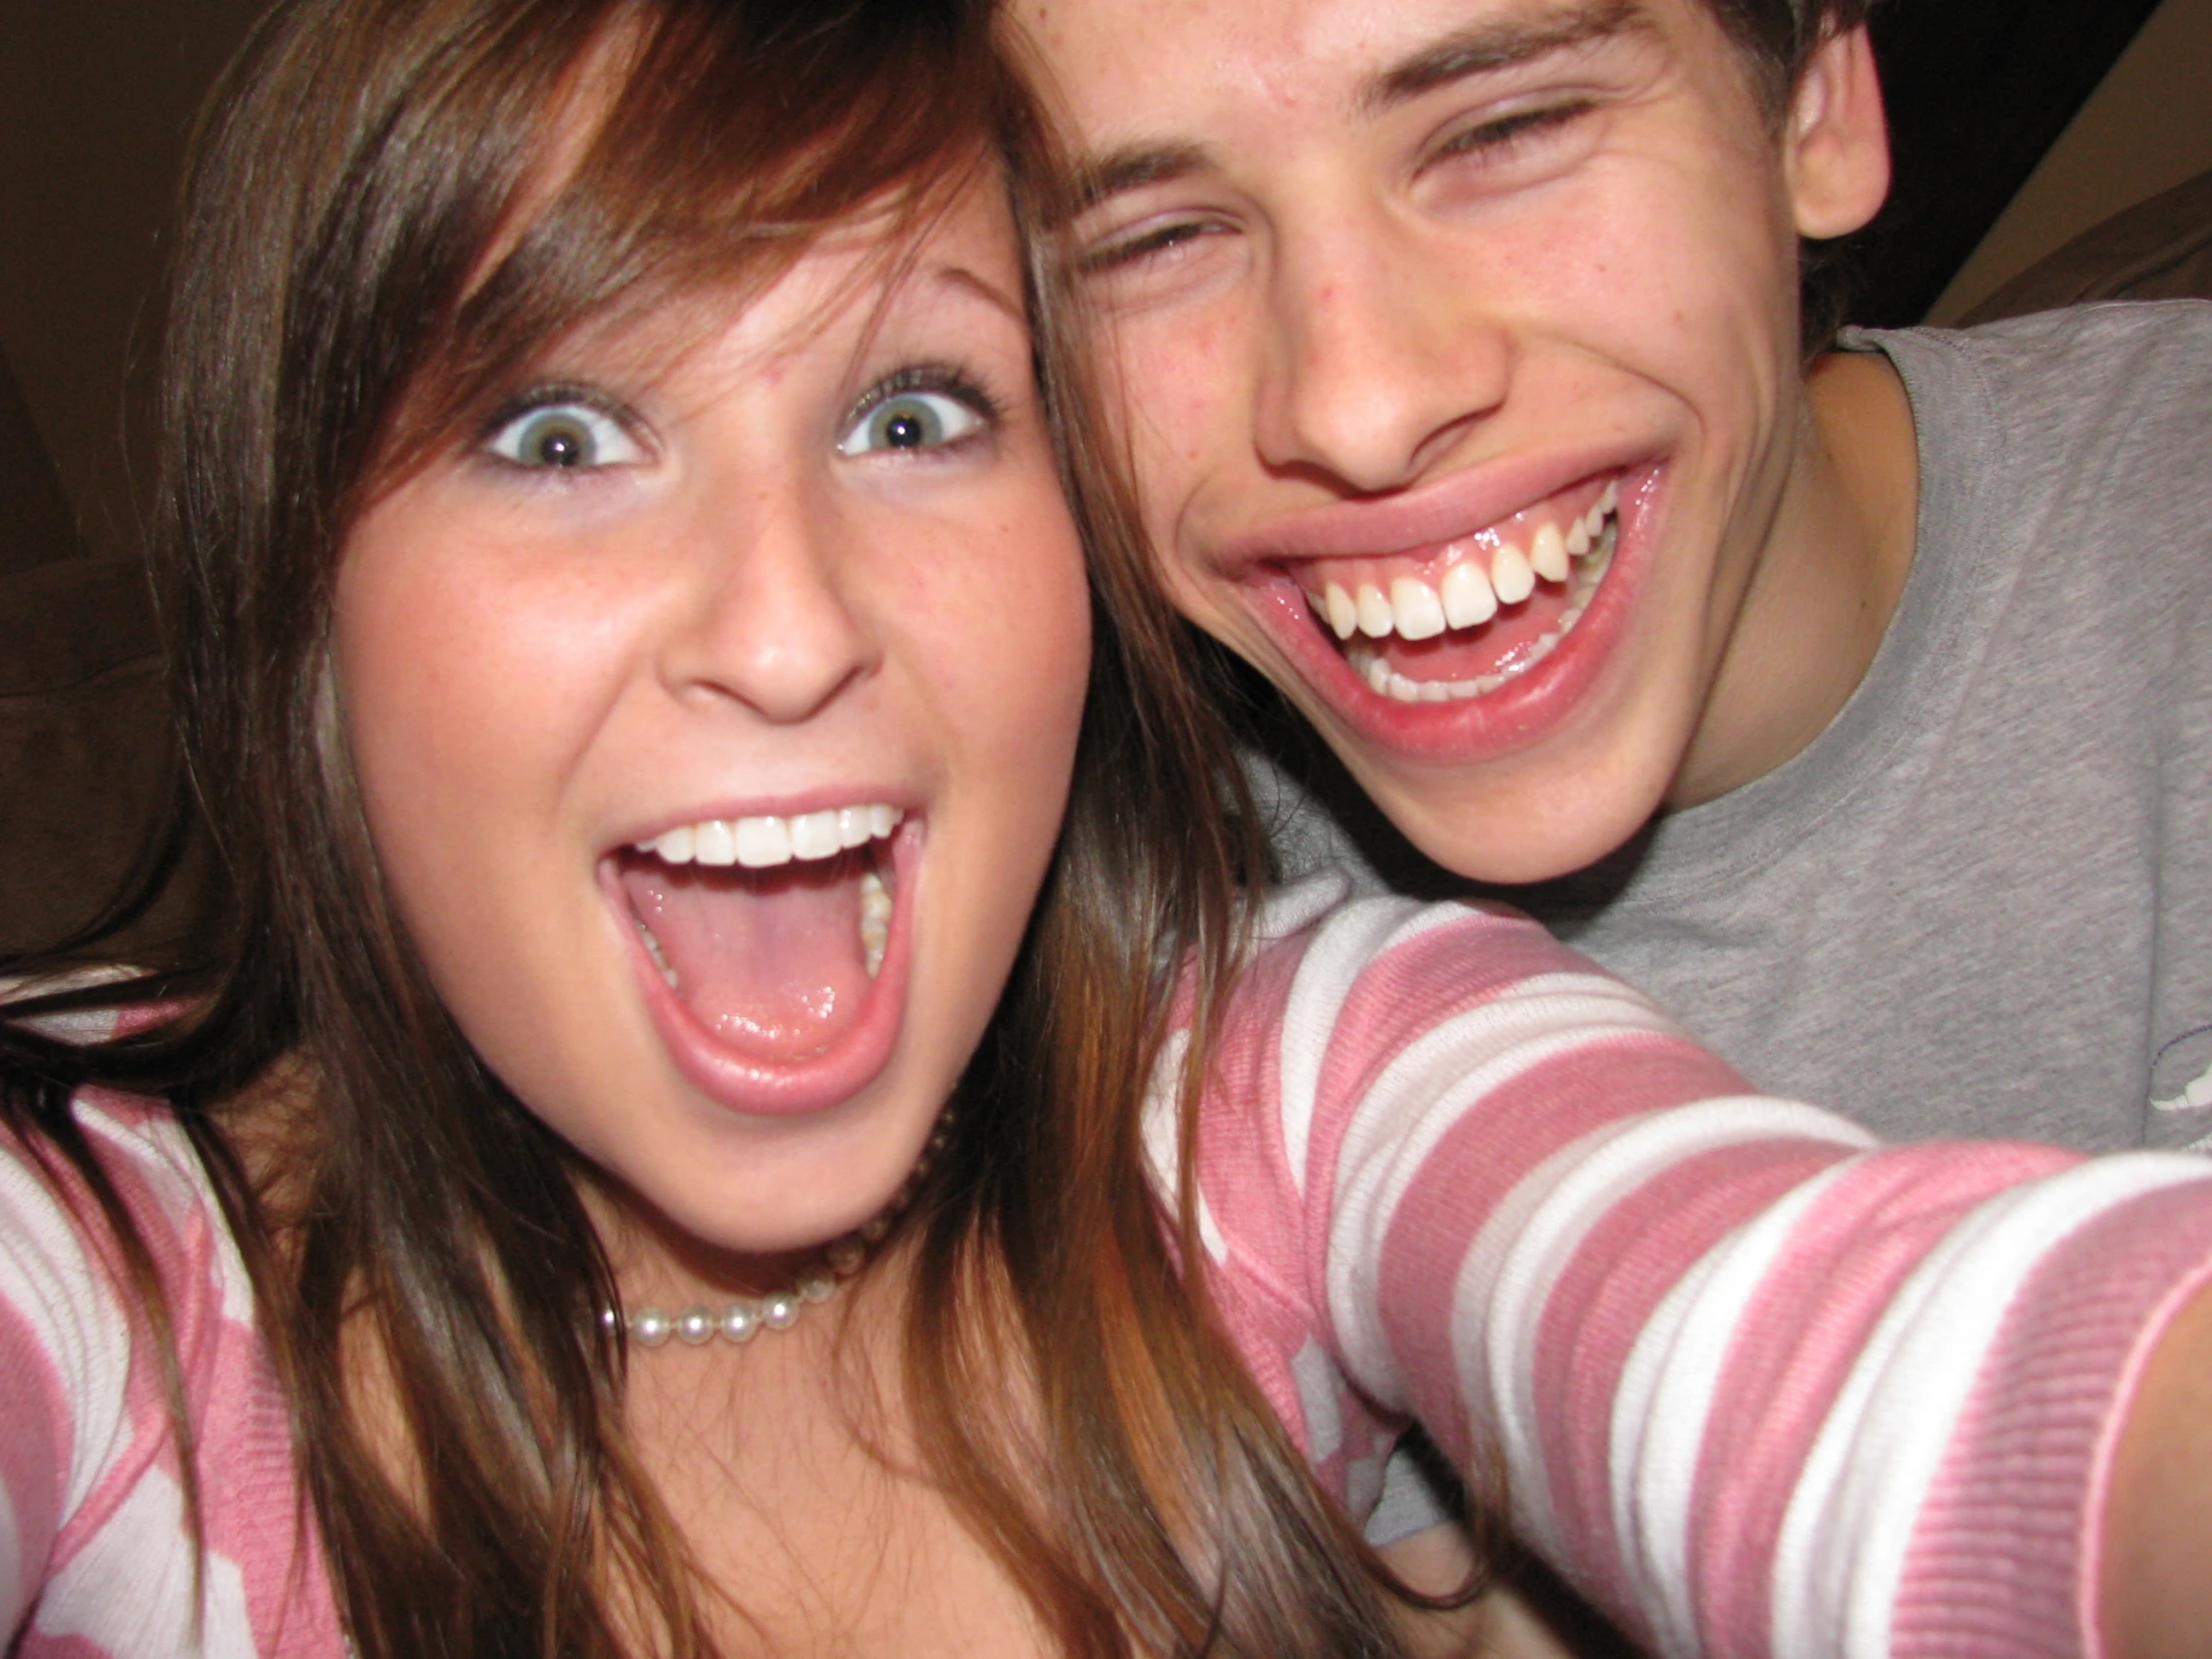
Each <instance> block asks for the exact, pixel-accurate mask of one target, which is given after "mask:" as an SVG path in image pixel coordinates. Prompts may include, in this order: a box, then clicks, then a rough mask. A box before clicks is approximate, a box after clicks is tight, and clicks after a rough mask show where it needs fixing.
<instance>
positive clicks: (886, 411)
mask: <svg viewBox="0 0 2212 1659" xmlns="http://www.w3.org/2000/svg"><path fill="white" fill-rule="evenodd" d="M982 425H983V417H982V415H981V414H979V413H978V412H977V411H976V410H974V409H973V408H971V407H969V406H968V405H967V404H966V403H964V402H963V401H961V400H960V399H959V398H957V397H954V396H953V395H952V394H951V393H949V392H942V391H918V390H916V391H900V392H893V393H892V394H891V395H890V396H888V397H886V398H884V399H882V400H881V401H880V402H878V403H876V404H874V405H873V406H872V407H870V408H868V409H867V410H865V411H864V412H862V414H861V415H860V417H859V419H857V420H855V421H854V422H853V423H852V426H851V429H850V430H849V431H847V432H846V433H845V434H844V436H843V437H842V438H840V439H838V440H837V453H838V454H840V455H865V454H867V453H868V452H869V451H870V450H876V449H931V448H934V447H936V446H937V445H939V444H946V443H957V442H958V441H959V440H960V439H961V438H964V437H966V436H968V435H969V434H970V433H972V432H976V431H979V430H981V428H982Z"/></svg>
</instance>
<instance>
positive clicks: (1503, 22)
mask: <svg viewBox="0 0 2212 1659" xmlns="http://www.w3.org/2000/svg"><path fill="white" fill-rule="evenodd" d="M1657 32H1658V25H1657V24H1655V23H1654V22H1653V21H1652V19H1651V15H1650V13H1649V12H1647V11H1646V10H1645V9H1644V6H1643V5H1642V4H1641V0H1584V3H1582V4H1579V5H1566V6H1561V5H1551V4H1539V5H1530V6H1524V7H1522V8H1520V10H1519V12H1518V14H1517V15H1508V16H1505V17H1502V18H1486V19H1484V20H1483V21H1482V22H1480V23H1476V24H1472V25H1470V26H1469V27H1467V28H1464V29H1456V30H1454V31H1452V32H1451V33H1450V34H1447V35H1445V36H1443V37H1442V38H1441V39H1439V40H1436V41H1433V42H1431V43H1430V44H1429V45H1427V46H1423V47H1421V48H1420V49H1419V50H1417V51H1415V52H1413V53H1411V54H1409V55H1408V56H1406V57H1404V58H1401V59H1400V60H1398V62H1396V63H1394V64H1392V65H1391V66H1390V67H1389V68H1387V69H1384V70H1382V71H1380V72H1379V73H1378V74H1376V75H1375V76H1373V77H1372V78H1370V79H1369V81H1368V82H1367V84H1366V85H1365V86H1364V87H1363V88H1362V89H1361V92H1360V96H1359V98H1358V100H1357V105H1358V108H1359V111H1360V113H1361V114H1362V115H1365V116H1377V115H1381V114H1383V112H1385V111H1387V110H1389V109H1391V108H1393V107H1395V106H1396V105H1399V104H1402V103H1405V102H1406V101H1408V100H1409V99H1414V98H1418V97H1419V96H1420V95H1421V94H1422V93H1425V92H1432V91H1434V90H1435V89H1436V88H1438V87H1441V86H1448V85H1449V84H1450V83H1452V82H1453V81H1460V80H1464V79H1466V78H1467V77H1468V76H1471V75H1486V74H1492V73H1494V72H1496V71H1497V70H1501V69H1511V68H1513V67H1515V66H1516V65H1519V64H1524V63H1527V62H1529V61H1530V60H1532V59H1535V58H1543V57H1549V56H1550V55H1551V54H1552V53H1554V52H1565V51H1569V50H1571V49H1573V48H1575V47H1578V46H1586V45H1588V44H1589V43H1591V42H1592V41H1598V40H1609V39H1612V38H1613V37H1615V36H1619V35H1625V34H1642V33H1657Z"/></svg>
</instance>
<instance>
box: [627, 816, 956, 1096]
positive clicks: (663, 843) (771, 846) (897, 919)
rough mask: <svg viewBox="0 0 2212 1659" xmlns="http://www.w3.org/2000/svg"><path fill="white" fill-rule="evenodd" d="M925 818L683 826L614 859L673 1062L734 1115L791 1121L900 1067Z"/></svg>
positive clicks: (642, 976)
mask: <svg viewBox="0 0 2212 1659" xmlns="http://www.w3.org/2000/svg"><path fill="white" fill-rule="evenodd" d="M923 840H924V836H923V826H922V823H921V820H920V819H919V818H918V817H916V816H913V815H910V814H908V813H906V812H905V811H904V810H903V809H901V808H899V807H896V806H892V805H890V804H888V803H886V802H883V801H880V800H876V801H858V802H853V803H851V804H848V805H845V806H842V807H835V808H819V809H816V810H814V811H810V812H805V813H797V814H789V815H770V814H753V815H745V816H741V817H732V818H728V819H720V818H707V819H701V820H698V821H694V822H688V823H682V824H677V825H672V826H670V827H668V828H667V829H664V830H658V831H656V832H654V833H652V834H651V835H648V836H646V837H644V838H642V839H641V840H639V841H637V842H635V843H633V844H630V845H626V846H622V847H618V848H616V849H614V850H613V851H611V852H610V853H609V854H607V855H606V856H604V857H603V858H602V859H601V863H600V868H601V877H600V880H601V887H602V890H603V891H604V893H605V894H606V896H607V898H608V900H609V902H610V903H611V904H613V905H614V906H615V907H616V909H617V913H618V915H619V916H620V917H621V918H622V919H623V921H624V922H625V923H626V924H627V925H626V928H625V931H627V932H628V933H629V935H630V938H631V941H632V957H633V966H634V968H635V969H636V971H637V975H638V982H639V984H640V986H641V987H642V989H643V991H644V995H645V1000H646V1005H647V1008H648V1009H649V1011H650V1013H651V1016H652V1019H653V1022H654V1025H655V1027H656V1029H657V1030H658V1032H659V1034H660V1037H661V1039H662V1042H663V1043H664V1045H665V1046H666V1047H667V1049H668V1051H669V1054H670V1057H671V1058H672V1059H673V1060H674V1061H675V1063H676V1065H677V1068H678V1069H679V1070H680V1071H681V1072H682V1073H683V1074H684V1075H685V1077H686V1078H687V1079H688V1080H689V1081H690V1082H691V1083H692V1084H693V1085H694V1086H695V1087H697V1088H698V1089H700V1090H701V1091H702V1092H703V1093H705V1094H706V1095H708V1096H709V1097H710V1098H712V1099H714V1100H716V1101H718V1102H719V1103H721V1104H722V1105H724V1106H726V1107H728V1108H729V1109H731V1110H733V1111H738V1112H745V1113H757V1114H764V1115H770V1116H787V1115H794V1114H800V1113H806V1112H812V1111H819V1110H822V1109H824V1108H827V1107H830V1106H833V1105H835V1104H837V1103H838V1102H840V1101H842V1100H845V1099H847V1098H849V1097H850V1096H852V1095H853V1094H856V1093H858V1092H859V1091H860V1090H861V1089H863V1088H864V1087H866V1085H867V1084H868V1083H869V1082H871V1081H872V1080H873V1079H874V1078H875V1076H876V1075H877V1074H878V1073H879V1072H880V1071H881V1070H882V1068H883V1067H884V1065H886V1064H887V1063H888V1062H889V1059H890V1056H891V1053H892V1050H893V1048H894V1047H895V1045H896V1042H897V1039H898V1034H899V1030H900V1026H901V1024H902V1020H903V1015H904V1008H905V1002H906V991H907V982H908V959H909V954H910V935H911V931H912V929H911V925H910V917H911V915H912V913H913V904H912V895H913V891H914V888H915V884H916V881H917V879H918V875H919V859H920V852H921V848H922V845H923Z"/></svg>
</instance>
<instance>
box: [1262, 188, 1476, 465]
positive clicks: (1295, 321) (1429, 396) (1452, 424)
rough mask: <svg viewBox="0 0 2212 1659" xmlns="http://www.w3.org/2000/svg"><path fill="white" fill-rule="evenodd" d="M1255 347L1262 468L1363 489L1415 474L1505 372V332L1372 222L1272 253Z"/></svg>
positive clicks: (1331, 228) (1350, 224) (1299, 240)
mask: <svg viewBox="0 0 2212 1659" xmlns="http://www.w3.org/2000/svg"><path fill="white" fill-rule="evenodd" d="M1264 352H1265V360H1264V362H1263V364H1262V366H1261V372H1260V378H1259V384H1258V387H1257V400H1258V407H1257V408H1256V410H1255V411H1254V426H1255V434H1254V435H1255V439H1256V441H1257V443H1258V445H1259V448H1260V451H1261V456H1262V458H1263V460H1265V461H1266V462H1267V464H1268V465H1270V466H1271V467H1277V468H1288V469H1296V468H1301V467H1304V468H1314V469H1318V470H1320V471H1322V472H1325V473H1327V474H1329V475H1330V476H1331V477H1332V478H1333V479H1334V480H1336V481H1337V482H1339V483H1341V484H1343V485H1345V486H1347V487H1349V488H1351V489H1353V490H1355V491H1358V492H1361V493H1363V494H1366V493H1373V492H1375V491H1378V490H1386V489H1392V488H1396V487H1399V486H1401V485H1403V484H1406V483H1408V482H1410V481H1412V480H1413V479H1414V478H1416V477H1418V475H1419V474H1420V472H1421V471H1422V469H1423V468H1424V467H1425V466H1426V465H1427V464H1428V462H1429V461H1430V460H1431V459H1433V458H1434V457H1435V456H1436V455H1437V454H1439V453H1440V452H1442V451H1443V450H1445V449H1448V448H1449V446H1450V444H1451V442H1452V440H1453V439H1454V438H1455V437H1456V436H1457V435H1458V434H1460V433H1461V432H1463V431H1464V430H1465V429H1466V428H1467V427H1468V426H1469V425H1471V424H1473V423H1475V422H1477V421H1479V420H1481V419H1482V418H1483V417H1484V416H1485V415H1487V414H1489V413H1491V412H1493V411H1494V410H1495V409H1496V408H1497V407H1498V406H1499V405H1500V404H1501V403H1502V402H1503V401H1504V396H1505V388H1506V384H1507V382H1508V379H1509V377H1510V369H1511V342H1510V338H1509V336H1508V333H1507V331H1506V330H1505V329H1504V328H1502V327H1501V326H1499V325H1498V323H1497V321H1496V320H1495V319H1494V318H1491V317H1488V316H1486V315H1485V314H1484V313H1483V311H1482V309H1481V307H1480V305H1479V303H1478V302H1476V300H1475V299H1474V297H1473V295H1471V294H1469V293H1468V292H1466V291H1464V288H1463V286H1462V285H1461V284H1454V283H1449V282H1443V281H1438V280H1431V279H1429V278H1428V277H1427V274H1426V273H1425V272H1424V269H1423V262H1422V260H1421V257H1420V251H1419V250H1418V249H1417V248H1416V247H1412V246H1408V245H1406V239H1404V238H1402V237H1399V236H1397V235H1394V234H1393V232H1392V229H1391V228H1390V227H1389V226H1388V225H1387V224H1386V222H1384V221H1383V219H1382V217H1381V216H1376V217H1374V218H1371V219H1369V220H1367V221H1365V222H1361V221H1357V220H1346V221H1340V222H1338V223H1336V224H1334V225H1325V226H1317V227H1316V228H1314V229H1312V230H1310V231H1308V232H1306V233H1305V234H1304V235H1301V236H1298V237H1296V238H1295V239H1294V238H1286V240H1285V242H1284V243H1283V244H1281V245H1280V246H1279V251H1278V253H1277V256H1276V261H1275V272H1274V279H1273V283H1272V291H1271V293H1270V295H1269V318H1268V337H1267V341H1266V345H1265V347H1264Z"/></svg>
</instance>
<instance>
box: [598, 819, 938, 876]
mask: <svg viewBox="0 0 2212 1659" xmlns="http://www.w3.org/2000/svg"><path fill="white" fill-rule="evenodd" d="M905 816H906V815H905V812H904V811H903V809H901V808H897V807H886V806H883V805H882V804H880V803H876V804H873V805H870V806H865V807H831V808H826V809H825V810H823V811H822V812H819V813H801V814H799V815H797V816H795V817H792V818H777V817H774V816H770V815H763V816H761V817H757V818H737V819H725V818H711V819H704V820H702V821H701V822H699V823H697V824H680V825H678V826H677V827H676V828H675V829H673V830H663V831H662V832H661V833H660V834H658V835H655V836H654V837H653V838H652V839H651V840H645V841H640V842H638V847H637V849H638V850H639V851H640V852H651V853H653V854H655V855H656V856H658V857H660V858H662V859H664V860H666V861H667V862H669V863H672V864H688V863H693V862H698V863H702V864H742V865H744V866H745V867H746V868H748V869H765V868H767V867H768V866H770V865H772V864H788V863H790V862H791V861H792V860H793V859H794V858H800V859H807V858H833V857H835V856H836V855H837V854H838V853H839V852H842V851H843V850H844V849H845V848H846V847H848V846H859V845H861V844H862V843H864V842H866V841H870V840H880V839H882V838H883V837H884V836H886V835H888V834H889V833H890V832H891V831H892V830H896V829H897V828H898V825H899V821H900V820H901V819H903V818H904V817H905Z"/></svg>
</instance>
